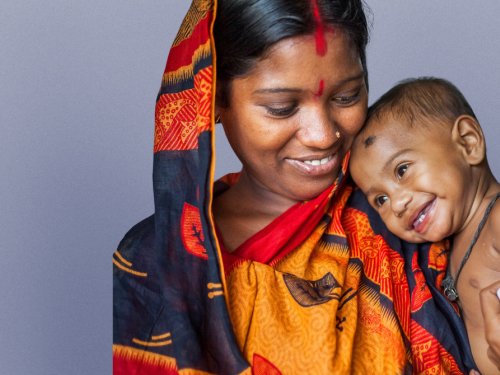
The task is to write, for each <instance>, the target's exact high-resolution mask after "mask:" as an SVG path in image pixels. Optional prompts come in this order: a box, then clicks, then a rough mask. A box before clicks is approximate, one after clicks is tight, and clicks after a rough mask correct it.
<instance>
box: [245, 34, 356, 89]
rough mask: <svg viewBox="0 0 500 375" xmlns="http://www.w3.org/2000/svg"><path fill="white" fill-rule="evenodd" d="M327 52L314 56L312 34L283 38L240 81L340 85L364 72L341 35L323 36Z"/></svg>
mask: <svg viewBox="0 0 500 375" xmlns="http://www.w3.org/2000/svg"><path fill="white" fill-rule="evenodd" d="M325 40H326V45H327V50H326V53H325V54H323V55H322V54H319V53H317V48H316V40H315V36H314V35H304V36H297V37H290V38H286V39H283V40H281V41H279V42H277V43H276V44H275V45H273V46H272V47H271V48H270V49H269V51H268V52H267V53H266V55H265V58H264V59H262V60H260V61H259V62H257V63H256V64H255V66H254V69H253V70H252V73H251V74H249V75H248V76H247V77H245V78H243V80H245V81H247V83H248V84H251V85H265V86H270V87H271V86H275V85H284V84H285V85H287V86H289V85H292V86H298V87H300V86H308V85H309V84H310V83H311V81H313V82H314V83H316V82H317V81H318V80H324V81H325V83H326V82H329V83H331V84H333V83H335V82H337V81H338V82H341V81H343V80H345V79H347V78H350V77H351V76H352V75H359V74H360V73H362V72H363V68H362V65H361V62H360V60H359V56H358V54H357V51H356V50H355V48H353V47H352V45H351V43H350V42H349V40H348V38H347V37H346V36H345V35H344V33H339V32H327V33H325Z"/></svg>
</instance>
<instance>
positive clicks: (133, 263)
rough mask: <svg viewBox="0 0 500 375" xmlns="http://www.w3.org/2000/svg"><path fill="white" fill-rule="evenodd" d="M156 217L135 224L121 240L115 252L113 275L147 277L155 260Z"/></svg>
mask: <svg viewBox="0 0 500 375" xmlns="http://www.w3.org/2000/svg"><path fill="white" fill-rule="evenodd" d="M154 245H155V218H154V215H151V216H149V217H148V218H146V219H144V220H142V221H141V222H139V223H137V224H136V225H134V226H133V227H132V228H131V229H130V230H129V231H128V232H127V234H125V236H124V237H123V239H122V240H121V241H120V244H119V245H118V248H117V250H116V251H115V252H114V254H113V264H114V266H115V267H114V268H113V276H114V277H115V278H122V276H130V275H132V276H135V277H139V278H141V277H146V276H145V275H147V273H148V270H150V269H151V265H152V264H154V263H155V261H154V259H153V258H154V256H155V252H154Z"/></svg>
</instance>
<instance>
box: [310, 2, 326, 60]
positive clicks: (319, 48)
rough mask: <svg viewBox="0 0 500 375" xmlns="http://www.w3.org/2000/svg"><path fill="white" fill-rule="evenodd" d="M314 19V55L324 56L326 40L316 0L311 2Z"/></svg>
mask: <svg viewBox="0 0 500 375" xmlns="http://www.w3.org/2000/svg"><path fill="white" fill-rule="evenodd" d="M311 1H312V6H313V11H314V18H315V19H316V53H317V54H318V55H320V56H325V54H326V40H325V30H324V29H325V28H324V26H323V22H322V21H321V17H320V16H319V9H318V3H317V0H311Z"/></svg>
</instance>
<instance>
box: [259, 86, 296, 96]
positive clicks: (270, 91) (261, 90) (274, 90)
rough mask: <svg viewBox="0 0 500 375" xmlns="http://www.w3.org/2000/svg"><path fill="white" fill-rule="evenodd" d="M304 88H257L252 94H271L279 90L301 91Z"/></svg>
mask: <svg viewBox="0 0 500 375" xmlns="http://www.w3.org/2000/svg"><path fill="white" fill-rule="evenodd" d="M302 91H305V90H302V89H295V88H285V87H277V88H273V89H258V90H255V91H254V92H253V94H269V93H271V94H273V93H279V92H302Z"/></svg>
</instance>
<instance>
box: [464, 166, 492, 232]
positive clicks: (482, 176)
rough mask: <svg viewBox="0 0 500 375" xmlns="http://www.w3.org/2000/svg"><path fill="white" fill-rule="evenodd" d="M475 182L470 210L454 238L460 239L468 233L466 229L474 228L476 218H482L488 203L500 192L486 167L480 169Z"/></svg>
mask: <svg viewBox="0 0 500 375" xmlns="http://www.w3.org/2000/svg"><path fill="white" fill-rule="evenodd" d="M476 181H477V182H476V183H477V185H476V186H477V188H476V191H475V195H474V199H473V202H472V205H471V208H470V210H469V213H468V215H467V218H466V219H465V221H464V223H463V224H462V226H461V228H460V229H459V230H458V231H457V232H456V233H455V238H456V237H461V235H462V234H464V233H466V232H468V230H466V229H467V228H468V227H469V226H470V225H472V226H474V227H476V221H478V217H479V216H481V217H482V215H483V214H484V212H485V210H486V207H487V206H488V204H489V203H490V201H491V200H492V199H493V198H494V197H495V195H497V194H498V192H500V184H499V183H498V181H497V180H496V179H495V177H494V176H493V173H491V170H490V168H489V167H488V166H486V167H485V168H482V171H481V172H480V173H479V175H478V178H477V179H476Z"/></svg>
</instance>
